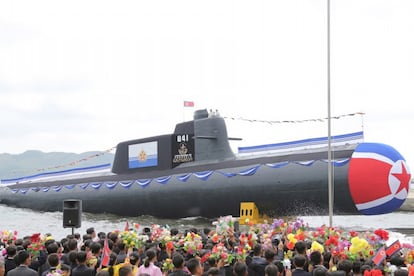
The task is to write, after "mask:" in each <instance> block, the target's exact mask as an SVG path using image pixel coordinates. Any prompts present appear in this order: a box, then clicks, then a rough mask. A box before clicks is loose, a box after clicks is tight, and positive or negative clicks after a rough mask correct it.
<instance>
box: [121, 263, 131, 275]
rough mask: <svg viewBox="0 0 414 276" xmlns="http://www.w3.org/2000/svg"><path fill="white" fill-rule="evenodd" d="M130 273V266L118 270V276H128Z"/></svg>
mask: <svg viewBox="0 0 414 276" xmlns="http://www.w3.org/2000/svg"><path fill="white" fill-rule="evenodd" d="M131 272H132V268H131V266H130V265H124V266H122V267H121V268H120V269H119V276H128V274H130V273H131Z"/></svg>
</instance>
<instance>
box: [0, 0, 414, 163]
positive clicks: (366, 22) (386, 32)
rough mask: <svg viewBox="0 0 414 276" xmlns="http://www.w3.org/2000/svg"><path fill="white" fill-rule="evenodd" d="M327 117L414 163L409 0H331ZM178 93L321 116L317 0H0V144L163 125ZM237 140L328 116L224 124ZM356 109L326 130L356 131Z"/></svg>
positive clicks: (17, 146) (233, 109)
mask: <svg viewBox="0 0 414 276" xmlns="http://www.w3.org/2000/svg"><path fill="white" fill-rule="evenodd" d="M331 2H332V114H333V115H339V114H344V113H353V112H357V111H362V112H365V113H366V115H365V116H364V120H363V126H364V131H365V137H366V141H372V142H383V143H386V144H390V145H392V146H394V147H395V148H396V149H398V150H399V151H400V152H401V153H402V154H403V155H404V156H405V157H406V159H407V160H408V162H409V164H412V162H414V146H413V142H412V141H413V139H414V137H413V135H412V132H413V123H414V108H413V91H414V53H413V50H414V35H413V32H414V17H413V14H414V1H412V0H405V1H404V0H400V1H397V0H388V1H385V0H332V1H331ZM183 100H191V101H194V102H195V104H196V108H204V107H207V108H214V109H218V110H220V112H221V114H222V115H226V116H233V117H240V116H241V117H245V118H249V119H250V118H251V119H264V120H295V119H308V118H318V117H325V116H326V114H327V113H326V112H327V111H326V1H325V0H297V1H292V0H283V1H275V0H271V1H258V0H255V1H241V0H235V1H223V0H220V1H195V0H188V1H171V0H165V1H135V0H134V1H132V0H131V1H101V0H99V1H98V0H96V1H85V0H82V1H55V0H51V1H43V0H40V1H32V0H27V1H20V0H14V1H7V2H6V1H2V3H1V4H0V110H1V113H0V114H1V116H0V128H1V135H0V152H9V153H20V152H23V151H25V150H27V149H39V150H43V151H68V152H72V151H73V152H83V151H87V150H105V149H107V148H110V147H112V146H113V145H115V144H117V143H118V142H120V141H123V140H128V139H135V138H141V137H146V136H149V135H157V134H165V133H170V132H172V131H173V128H174V124H175V123H176V122H177V121H182V120H183V116H185V118H186V119H189V118H190V117H191V115H190V113H191V112H192V111H193V110H191V109H187V110H185V112H183ZM229 124H230V126H229V130H230V135H231V136H242V137H243V138H245V140H244V142H239V144H238V145H240V146H242V145H251V144H252V143H262V142H279V141H285V140H287V139H303V138H309V137H318V136H324V135H326V124H321V123H308V124H289V125H276V126H270V125H269V124H253V123H234V122H229ZM361 125H362V120H361V118H360V117H359V116H357V117H353V118H348V119H343V120H335V121H333V129H334V134H343V133H346V132H351V131H360V130H362V126H361Z"/></svg>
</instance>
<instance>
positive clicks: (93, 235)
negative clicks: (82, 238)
mask: <svg viewBox="0 0 414 276" xmlns="http://www.w3.org/2000/svg"><path fill="white" fill-rule="evenodd" d="M86 234H88V235H91V237H92V239H94V238H95V237H96V232H95V228H93V227H90V228H88V229H86Z"/></svg>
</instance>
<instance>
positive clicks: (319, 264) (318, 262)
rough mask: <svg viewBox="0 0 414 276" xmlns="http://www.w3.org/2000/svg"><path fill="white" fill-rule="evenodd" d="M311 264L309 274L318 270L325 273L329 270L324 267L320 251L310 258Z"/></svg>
mask: <svg viewBox="0 0 414 276" xmlns="http://www.w3.org/2000/svg"><path fill="white" fill-rule="evenodd" d="M309 259H310V260H309V261H310V264H309V266H308V269H309V272H312V271H313V270H314V269H316V268H320V269H322V270H324V271H325V273H326V272H327V271H328V269H327V268H326V267H325V266H324V265H323V255H322V254H321V252H319V251H313V252H312V253H311V254H310V257H309Z"/></svg>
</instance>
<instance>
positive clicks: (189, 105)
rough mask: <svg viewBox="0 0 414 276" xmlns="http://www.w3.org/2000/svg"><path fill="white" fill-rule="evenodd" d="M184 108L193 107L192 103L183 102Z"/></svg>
mask: <svg viewBox="0 0 414 276" xmlns="http://www.w3.org/2000/svg"><path fill="white" fill-rule="evenodd" d="M184 107H194V102H193V101H184Z"/></svg>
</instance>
